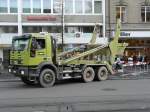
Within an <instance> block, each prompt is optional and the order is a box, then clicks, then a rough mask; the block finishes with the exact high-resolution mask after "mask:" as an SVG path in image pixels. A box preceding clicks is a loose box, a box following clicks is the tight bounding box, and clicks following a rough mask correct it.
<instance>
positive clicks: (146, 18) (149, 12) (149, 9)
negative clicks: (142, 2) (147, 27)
mask: <svg viewBox="0 0 150 112" xmlns="http://www.w3.org/2000/svg"><path fill="white" fill-rule="evenodd" d="M141 19H142V22H150V6H142V7H141Z"/></svg>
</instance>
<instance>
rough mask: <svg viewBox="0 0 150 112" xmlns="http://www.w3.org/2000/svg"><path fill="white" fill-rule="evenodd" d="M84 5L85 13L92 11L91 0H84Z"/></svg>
mask: <svg viewBox="0 0 150 112" xmlns="http://www.w3.org/2000/svg"><path fill="white" fill-rule="evenodd" d="M84 6H85V13H92V0H85V1H84Z"/></svg>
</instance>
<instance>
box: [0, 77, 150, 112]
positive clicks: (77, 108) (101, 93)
mask: <svg viewBox="0 0 150 112" xmlns="http://www.w3.org/2000/svg"><path fill="white" fill-rule="evenodd" d="M131 111H132V112H150V80H149V79H143V80H108V81H104V82H92V83H82V82H80V81H79V80H77V81H64V82H60V83H58V84H56V85H55V86H54V87H52V88H39V87H38V86H36V87H34V86H32V87H31V86H26V85H24V84H23V83H22V82H19V81H17V82H0V112H131Z"/></svg>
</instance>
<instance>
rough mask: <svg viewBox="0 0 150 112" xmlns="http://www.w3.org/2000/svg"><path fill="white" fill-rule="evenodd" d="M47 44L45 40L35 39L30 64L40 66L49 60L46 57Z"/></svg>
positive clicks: (32, 44) (32, 43)
mask: <svg viewBox="0 0 150 112" xmlns="http://www.w3.org/2000/svg"><path fill="white" fill-rule="evenodd" d="M46 54H47V53H46V42H45V39H44V38H33V39H32V42H31V49H30V57H31V60H30V62H31V63H32V65H38V64H40V63H41V62H43V61H45V60H46V59H47V58H46V57H47V55H46Z"/></svg>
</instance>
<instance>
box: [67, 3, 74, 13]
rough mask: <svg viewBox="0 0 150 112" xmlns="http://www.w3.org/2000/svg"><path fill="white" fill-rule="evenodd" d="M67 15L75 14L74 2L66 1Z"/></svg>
mask: <svg viewBox="0 0 150 112" xmlns="http://www.w3.org/2000/svg"><path fill="white" fill-rule="evenodd" d="M65 13H73V0H65Z"/></svg>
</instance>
